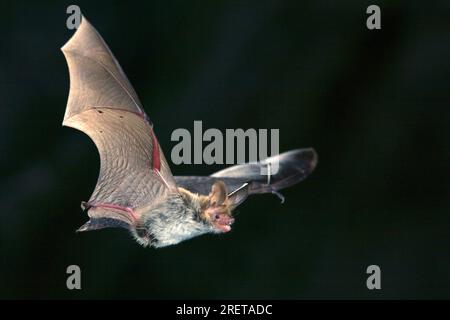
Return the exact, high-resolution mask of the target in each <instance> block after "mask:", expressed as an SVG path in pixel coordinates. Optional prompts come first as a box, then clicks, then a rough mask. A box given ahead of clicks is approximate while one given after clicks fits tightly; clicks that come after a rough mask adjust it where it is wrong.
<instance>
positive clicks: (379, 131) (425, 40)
mask: <svg viewBox="0 0 450 320" xmlns="http://www.w3.org/2000/svg"><path fill="white" fill-rule="evenodd" d="M69 4H72V3H69V2H66V3H64V2H60V3H52V2H43V1H36V2H30V3H26V2H20V1H19V2H17V1H14V2H12V1H8V2H2V4H1V5H0V17H1V19H0V48H1V50H0V178H1V180H0V207H1V210H0V212H1V213H0V217H1V221H0V298H181V299H184V298H215V299H217V298H289V299H298V298H314V299H315V298H320V299H322V298H375V299H378V298H448V297H449V294H450V252H449V250H450V237H449V236H450V224H449V222H450V219H449V216H448V214H449V194H448V191H449V175H448V173H449V172H448V169H449V167H448V165H449V157H448V155H449V153H448V151H449V150H450V149H449V147H450V145H449V116H450V112H449V102H450V101H449V100H450V99H449V89H450V68H449V61H450V60H449V57H450V24H449V21H450V20H449V19H450V10H449V9H450V6H449V3H448V1H427V2H423V3H422V2H413V1H404V2H401V1H376V2H373V1H335V2H333V1H290V2H289V1H181V0H180V1H146V2H132V1H124V2H121V3H119V2H116V1H107V2H97V1H95V4H94V1H86V2H77V3H76V4H78V5H79V6H80V7H81V9H82V12H83V14H84V15H85V16H86V17H87V18H88V19H89V20H90V22H91V23H92V24H93V25H94V26H95V27H96V28H97V29H98V30H99V32H100V33H101V34H102V36H103V37H104V39H105V41H106V42H107V43H108V44H109V46H110V48H111V50H112V51H113V52H114V54H115V56H116V57H117V59H118V60H119V62H120V63H121V65H122V67H123V69H124V70H125V73H126V74H127V75H128V77H129V79H130V81H131V83H132V84H133V85H134V87H135V89H136V91H137V93H138V95H139V96H140V98H141V101H142V102H143V104H144V106H145V109H146V111H147V113H148V114H149V115H150V117H151V119H152V120H153V122H154V123H155V128H156V132H157V134H158V137H159V140H160V143H161V145H162V148H163V149H164V150H165V153H166V155H167V157H168V158H170V150H171V149H172V147H173V146H174V145H175V142H171V141H170V135H171V133H172V131H173V130H174V129H176V128H187V129H189V130H192V128H193V121H194V120H202V121H203V126H204V128H205V129H206V128H219V129H225V128H244V129H247V128H257V129H258V128H269V129H270V128H279V129H280V151H287V150H290V149H293V148H299V147H309V146H312V147H314V148H315V149H316V150H317V152H318V153H319V165H318V167H317V169H316V171H315V172H314V173H313V174H312V175H311V177H309V178H308V179H307V180H306V181H305V182H302V183H301V184H299V185H297V186H295V187H292V188H290V189H288V190H286V191H285V192H284V195H285V196H286V198H287V201H286V203H285V204H284V205H280V203H279V200H278V199H277V198H276V197H275V196H271V195H265V196H254V197H253V198H251V199H250V200H248V201H247V202H246V203H245V204H244V205H242V207H240V209H239V212H238V216H237V222H236V223H235V227H234V230H233V231H232V232H231V233H229V234H226V235H221V236H214V235H206V236H202V237H198V238H195V239H192V240H190V241H186V242H183V243H181V244H179V245H177V246H172V247H167V248H163V249H158V250H155V249H144V248H141V247H140V246H138V245H137V244H136V243H134V242H133V240H132V239H131V238H130V236H129V235H128V234H127V233H126V232H124V231H122V230H114V229H108V230H102V231H98V232H91V233H85V234H75V233H74V230H75V229H76V228H78V227H79V226H80V225H81V224H83V223H84V222H85V221H86V220H87V216H86V215H85V214H84V213H82V211H81V209H80V207H79V205H80V201H81V200H87V199H88V198H89V196H90V194H91V192H92V191H93V189H94V185H95V182H96V179H97V175H98V168H99V161H98V154H97V151H96V148H95V146H94V144H93V143H92V142H91V141H90V140H89V139H88V138H87V136H85V135H84V134H82V133H80V132H78V131H76V130H73V129H70V128H66V127H62V126H61V123H62V119H63V115H64V110H65V106H66V101H67V95H68V90H69V75H68V70H67V65H66V62H65V59H64V57H63V55H62V53H61V52H60V50H59V48H60V47H61V46H62V45H63V44H64V43H65V42H66V41H67V40H68V39H69V38H70V36H71V35H72V34H73V31H71V30H68V29H67V28H66V26H65V24H66V18H67V14H66V13H65V11H66V7H67V6H68V5H69ZM370 4H378V5H380V6H381V10H382V30H378V31H370V30H368V29H367V28H366V18H367V14H366V13H365V12H366V8H367V6H368V5H370ZM220 168H222V167H221V166H206V165H181V166H173V165H172V171H173V172H174V174H176V175H182V174H209V173H212V172H214V171H215V170H217V169H220ZM71 264H76V265H79V266H80V267H81V269H82V290H80V291H76V290H74V291H69V290H67V289H66V278H67V275H66V268H67V266H68V265H71ZM371 264H377V265H379V266H380V267H381V270H382V290H379V291H377V290H374V291H369V290H368V289H367V288H366V278H367V274H366V268H367V266H369V265H371Z"/></svg>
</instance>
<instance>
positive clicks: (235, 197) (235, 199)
mask: <svg viewBox="0 0 450 320" xmlns="http://www.w3.org/2000/svg"><path fill="white" fill-rule="evenodd" d="M249 186H250V185H249V184H248V183H244V184H243V185H242V186H240V187H239V188H237V189H236V190H234V191H233V192H231V193H230V194H229V195H228V202H229V206H230V209H231V210H234V209H235V208H236V207H237V206H238V205H240V204H241V203H242V202H244V201H245V199H247V197H248V195H249Z"/></svg>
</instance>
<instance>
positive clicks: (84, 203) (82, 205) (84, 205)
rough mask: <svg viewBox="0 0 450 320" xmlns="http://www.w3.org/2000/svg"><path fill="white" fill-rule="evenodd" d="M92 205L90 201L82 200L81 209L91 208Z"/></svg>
mask: <svg viewBox="0 0 450 320" xmlns="http://www.w3.org/2000/svg"><path fill="white" fill-rule="evenodd" d="M90 207H91V205H90V204H89V202H86V201H81V210H83V211H84V210H86V209H89V208H90Z"/></svg>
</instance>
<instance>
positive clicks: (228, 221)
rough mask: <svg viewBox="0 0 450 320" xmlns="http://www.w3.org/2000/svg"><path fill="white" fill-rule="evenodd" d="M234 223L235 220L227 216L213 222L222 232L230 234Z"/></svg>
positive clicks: (222, 215) (219, 216) (217, 218)
mask: <svg viewBox="0 0 450 320" xmlns="http://www.w3.org/2000/svg"><path fill="white" fill-rule="evenodd" d="M233 222H234V218H233V217H231V216H229V215H227V214H220V215H218V217H216V219H215V221H214V222H213V224H214V226H215V227H216V228H217V229H219V230H220V231H222V232H228V231H230V230H231V225H232V224H233Z"/></svg>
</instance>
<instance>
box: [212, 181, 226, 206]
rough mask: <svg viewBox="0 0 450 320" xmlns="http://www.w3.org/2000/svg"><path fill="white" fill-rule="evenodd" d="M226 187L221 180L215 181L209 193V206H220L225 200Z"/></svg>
mask: <svg viewBox="0 0 450 320" xmlns="http://www.w3.org/2000/svg"><path fill="white" fill-rule="evenodd" d="M227 193H228V191H227V187H226V185H225V183H223V182H222V181H216V182H214V184H213V185H212V187H211V192H210V193H209V206H213V207H215V206H221V205H222V204H223V203H224V202H225V201H226V200H227Z"/></svg>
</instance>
